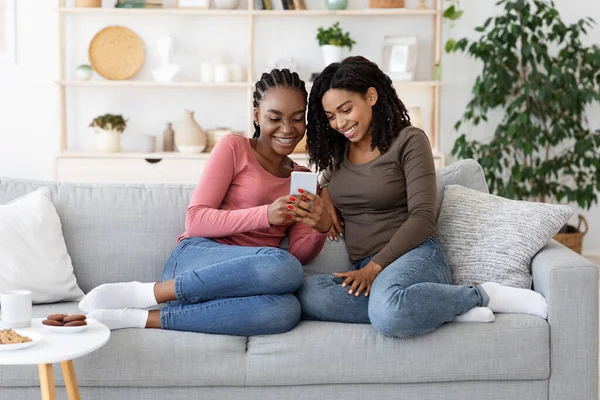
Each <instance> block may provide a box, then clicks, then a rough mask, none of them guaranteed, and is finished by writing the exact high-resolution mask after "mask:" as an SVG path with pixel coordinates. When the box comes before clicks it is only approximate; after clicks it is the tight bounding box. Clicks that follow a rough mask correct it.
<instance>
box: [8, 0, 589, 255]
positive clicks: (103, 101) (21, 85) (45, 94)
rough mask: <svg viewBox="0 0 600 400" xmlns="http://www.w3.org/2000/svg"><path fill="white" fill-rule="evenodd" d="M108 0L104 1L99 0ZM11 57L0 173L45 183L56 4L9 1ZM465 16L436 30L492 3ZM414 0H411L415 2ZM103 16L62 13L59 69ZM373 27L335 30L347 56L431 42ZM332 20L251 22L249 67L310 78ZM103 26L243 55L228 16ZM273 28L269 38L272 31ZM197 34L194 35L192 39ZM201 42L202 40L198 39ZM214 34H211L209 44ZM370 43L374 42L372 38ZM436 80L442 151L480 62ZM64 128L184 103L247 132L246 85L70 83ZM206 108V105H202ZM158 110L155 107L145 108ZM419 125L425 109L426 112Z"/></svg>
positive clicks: (477, 19)
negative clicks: (392, 43)
mask: <svg viewBox="0 0 600 400" xmlns="http://www.w3.org/2000/svg"><path fill="white" fill-rule="evenodd" d="M107 1H108V0H107ZM17 3H18V4H17V63H16V64H14V65H2V64H0V176H12V177H20V178H32V179H52V177H53V167H54V156H55V154H56V152H57V150H58V136H59V135H58V124H59V109H58V90H57V87H56V85H55V84H54V83H53V82H54V81H55V80H56V79H58V16H57V14H56V13H55V12H54V11H53V8H54V7H55V6H56V3H55V2H54V1H47V0H43V1H41V0H18V1H17ZM350 3H351V7H352V8H361V7H363V6H364V4H366V0H352V1H350ZM462 3H463V7H465V14H464V15H463V17H462V18H461V19H460V21H459V22H458V23H457V24H456V26H455V27H454V28H452V30H450V29H449V27H448V25H447V24H446V25H445V26H444V36H445V37H447V36H448V35H451V36H452V37H455V38H459V37H463V36H469V37H474V32H473V28H474V27H475V26H476V25H478V24H480V23H482V22H483V21H484V20H485V19H486V18H487V17H488V16H490V15H493V13H494V12H495V9H494V5H493V3H494V2H492V1H468V2H467V1H465V2H462ZM308 4H309V7H311V8H312V7H319V8H322V7H323V2H322V1H320V0H310V1H309V2H308ZM413 4H414V0H409V5H413ZM556 4H557V7H558V9H559V11H560V12H561V14H562V15H563V17H564V18H565V19H566V21H567V22H570V21H574V20H576V19H577V18H580V17H583V16H594V15H596V16H598V15H600V3H598V2H589V1H586V0H570V1H569V0H556ZM102 18H103V17H83V18H81V19H79V17H78V19H70V21H72V22H71V25H70V26H71V27H72V28H74V29H76V31H77V32H78V35H77V36H76V37H74V38H73V39H72V40H71V42H70V43H69V45H70V46H71V47H72V48H73V49H75V51H74V52H73V54H72V57H71V58H70V59H69V60H68V63H67V66H68V68H70V71H71V73H72V71H73V69H74V67H75V66H76V65H78V64H80V63H84V62H87V57H86V48H87V47H86V46H87V43H88V42H89V40H90V39H91V37H92V35H93V33H94V32H96V31H97V30H98V28H99V27H100V26H103V25H105V24H106V23H107V20H106V19H102ZM377 18H378V19H376V21H377V22H378V23H377V25H376V26H375V27H369V28H368V29H367V28H366V27H365V26H364V24H363V21H364V20H361V19H353V18H346V19H343V20H342V26H343V27H344V28H345V29H349V30H350V31H351V33H352V35H353V36H354V37H356V40H357V42H358V45H357V46H356V49H355V50H354V51H353V52H352V54H362V55H365V56H366V57H369V58H371V59H373V60H374V61H376V62H380V42H378V41H377V40H379V39H377V38H378V37H380V36H382V35H383V34H385V33H392V32H393V33H396V34H397V33H406V32H415V33H416V34H418V35H419V36H420V37H421V38H422V40H423V43H424V46H427V45H428V44H429V43H430V41H431V38H432V36H431V35H432V31H431V29H430V24H428V23H423V24H420V23H419V22H418V21H417V22H415V20H412V21H411V20H406V21H405V22H403V23H402V24H398V23H397V20H396V19H389V18H387V17H377ZM329 21H330V20H329V19H326V18H314V19H286V20H277V19H272V20H270V21H268V22H266V23H264V24H263V23H262V22H261V23H260V24H257V27H256V31H255V32H256V40H257V41H261V42H260V45H258V44H257V46H258V48H257V50H256V65H255V68H256V70H257V71H260V70H261V69H262V68H264V67H265V65H266V62H267V60H269V59H270V58H272V57H274V56H276V55H279V56H293V57H296V58H297V59H298V60H299V61H300V63H301V73H302V75H303V77H304V78H308V75H309V73H310V72H311V71H313V70H316V69H318V68H319V67H320V64H319V63H320V61H321V58H320V54H319V50H318V46H317V45H316V41H315V40H314V36H315V30H316V27H317V26H322V25H323V24H326V23H328V22H329ZM110 22H111V23H119V22H122V23H123V24H125V23H127V24H128V26H132V28H134V30H136V31H139V33H140V35H144V39H145V41H146V40H147V41H148V43H150V46H151V44H152V43H153V39H155V38H156V37H157V36H158V35H159V34H160V33H164V32H167V31H168V32H170V33H173V32H174V33H175V34H177V35H179V36H183V38H191V39H192V40H188V41H181V46H180V53H179V55H178V62H180V63H181V65H182V66H192V65H194V63H196V64H197V61H198V60H197V59H196V58H195V55H194V54H196V53H197V52H203V53H204V54H205V55H207V56H209V55H214V53H216V52H217V51H218V50H220V48H219V46H217V45H216V44H218V43H219V41H220V40H223V41H224V42H226V43H228V46H227V48H226V50H225V53H226V54H228V55H231V56H232V57H234V58H235V59H238V58H239V60H242V61H243V60H245V57H246V54H245V51H246V37H245V32H246V26H247V25H246V24H247V22H246V20H245V18H244V17H241V18H240V17H236V19H233V20H228V19H227V18H219V19H217V20H216V21H207V20H206V19H191V18H182V19H181V20H174V19H172V18H171V17H156V18H153V19H152V20H150V21H144V20H136V21H133V22H131V21H120V20H118V18H113V19H111V20H110ZM273 32H274V33H275V34H273ZM196 38H197V39H196ZM207 38H208V39H209V40H208V41H207V40H206V39H207ZM213 39H214V40H213ZM372 42H374V43H372ZM587 42H588V43H590V44H591V43H600V29H599V28H596V29H594V30H593V31H592V32H590V35H589V37H588V38H587ZM148 50H149V53H148V56H149V61H148V63H147V66H145V67H144V68H143V69H142V71H140V77H141V78H148V77H149V74H150V73H151V67H150V66H151V64H152V57H153V55H152V49H151V48H150V49H148ZM419 58H420V59H419V66H421V68H420V72H419V73H418V75H419V76H418V79H431V75H430V68H429V62H430V60H431V57H430V53H429V52H427V51H421V52H420V54H419ZM442 66H443V72H442V75H443V76H442V77H443V80H444V81H445V85H444V87H443V89H442V103H441V108H442V113H441V149H442V151H444V152H446V153H449V152H450V150H451V149H452V145H453V142H454V139H455V138H456V133H455V132H453V129H452V126H453V125H454V122H455V121H456V120H457V119H458V118H459V117H460V116H461V115H462V112H463V110H464V107H465V105H466V103H467V101H468V100H469V98H470V90H471V87H472V84H473V82H474V79H475V76H476V75H477V74H478V73H479V71H480V68H479V66H478V65H477V64H476V63H475V62H474V61H473V60H470V59H469V58H467V57H466V56H465V55H461V54H453V55H446V54H444V56H443V60H442ZM186 73H187V74H188V76H187V77H188V78H189V79H193V78H194V74H195V72H194V70H193V68H191V67H190V68H188V71H187V72H186ZM69 90H70V92H69V106H70V110H71V111H72V112H71V113H70V117H69V120H68V123H69V128H70V129H71V131H74V132H77V134H76V135H74V136H73V137H71V138H70V140H69V144H70V145H71V146H74V147H82V146H85V145H86V144H88V143H89V141H90V139H91V133H90V132H89V131H88V130H86V125H87V123H89V120H90V119H91V117H93V116H94V115H97V114H98V113H100V112H111V111H114V112H116V111H118V112H124V111H123V110H125V112H124V113H125V114H131V115H134V116H137V117H138V118H133V119H132V120H131V125H130V127H131V130H132V131H134V132H136V133H137V134H154V135H158V134H160V132H161V131H162V128H163V126H164V123H165V122H167V121H173V122H177V121H179V119H180V118H181V114H182V112H183V111H182V110H183V109H185V108H192V109H196V110H197V113H198V114H200V118H199V120H200V121H201V124H202V125H203V126H205V127H214V126H217V125H220V124H223V123H224V121H226V123H227V124H229V125H230V126H231V127H233V128H234V129H245V127H246V121H247V120H246V118H247V107H246V106H247V104H246V102H247V98H246V96H245V94H244V93H245V90H244V89H231V90H234V91H236V90H237V91H241V93H240V92H237V93H236V92H228V91H226V92H223V91H210V92H203V95H202V96H200V95H199V94H198V93H197V92H195V91H194V90H193V89H186V90H173V89H169V90H166V91H152V90H148V89H132V90H130V91H120V92H119V93H118V96H115V92H110V90H112V89H110V90H108V91H107V90H105V89H69ZM401 96H402V97H403V100H404V101H405V103H407V104H423V102H425V104H426V102H427V98H426V97H425V98H424V97H423V93H421V92H417V93H410V94H408V93H407V94H404V93H401ZM216 101H218V102H219V103H221V104H223V107H222V110H221V111H220V112H212V111H211V112H208V111H206V110H209V109H210V110H214V107H213V106H214V102H216ZM209 107H210V108H209ZM152 110H160V113H156V112H152ZM424 114H425V115H424V116H423V118H424V120H425V121H427V120H428V118H427V114H428V109H425V110H424ZM588 118H589V119H590V123H591V124H592V126H596V127H600V113H599V112H598V110H597V109H596V110H590V112H589V113H588ZM585 215H586V217H587V219H588V221H589V222H590V224H591V228H590V232H589V233H588V235H587V236H586V242H585V251H586V252H590V253H597V254H600V207H599V206H595V207H594V208H593V209H592V210H590V211H588V212H586V213H585Z"/></svg>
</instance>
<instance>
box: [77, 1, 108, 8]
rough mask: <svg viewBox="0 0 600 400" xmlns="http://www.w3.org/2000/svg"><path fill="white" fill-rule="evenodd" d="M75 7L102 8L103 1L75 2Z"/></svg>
mask: <svg viewBox="0 0 600 400" xmlns="http://www.w3.org/2000/svg"><path fill="white" fill-rule="evenodd" d="M75 7H102V0H75Z"/></svg>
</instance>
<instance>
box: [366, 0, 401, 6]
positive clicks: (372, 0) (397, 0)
mask: <svg viewBox="0 0 600 400" xmlns="http://www.w3.org/2000/svg"><path fill="white" fill-rule="evenodd" d="M369 8H404V0H369Z"/></svg>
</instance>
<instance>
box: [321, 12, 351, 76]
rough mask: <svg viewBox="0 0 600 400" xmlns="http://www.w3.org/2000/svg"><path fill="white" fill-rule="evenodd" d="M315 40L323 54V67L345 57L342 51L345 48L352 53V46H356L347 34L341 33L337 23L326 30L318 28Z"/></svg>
mask: <svg viewBox="0 0 600 400" xmlns="http://www.w3.org/2000/svg"><path fill="white" fill-rule="evenodd" d="M317 40H318V42H319V46H321V51H322V52H323V59H324V61H325V66H328V65H329V64H331V63H334V62H340V61H342V60H343V59H344V56H345V54H344V50H345V49H346V48H347V49H348V50H350V51H352V46H354V45H355V44H356V42H355V41H354V40H352V39H351V38H350V33H349V32H343V31H342V28H340V23H339V21H338V22H336V23H335V24H333V25H332V26H330V27H329V28H327V29H325V28H323V27H319V29H318V31H317Z"/></svg>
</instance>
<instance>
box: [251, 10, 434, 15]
mask: <svg viewBox="0 0 600 400" xmlns="http://www.w3.org/2000/svg"><path fill="white" fill-rule="evenodd" d="M251 12H252V14H253V15H257V16H261V17H281V16H286V17H308V16H310V17H317V16H329V15H331V16H336V17H342V16H360V17H365V16H369V15H372V16H390V17H399V16H424V15H436V14H437V12H436V11H435V10H412V9H406V8H397V9H384V8H367V9H364V10H291V11H290V10H288V11H281V10H253V11H251Z"/></svg>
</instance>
